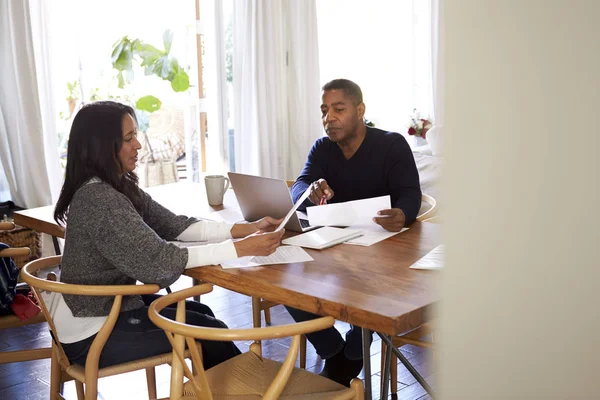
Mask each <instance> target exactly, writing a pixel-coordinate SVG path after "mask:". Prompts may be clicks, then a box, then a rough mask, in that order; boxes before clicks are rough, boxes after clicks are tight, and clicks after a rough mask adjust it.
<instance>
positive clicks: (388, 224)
mask: <svg viewBox="0 0 600 400" xmlns="http://www.w3.org/2000/svg"><path fill="white" fill-rule="evenodd" d="M373 221H375V223H376V224H379V225H381V226H382V227H383V229H385V230H386V231H390V232H400V231H401V230H402V228H404V223H405V222H406V216H405V215H404V212H403V211H402V210H401V209H399V208H390V209H387V210H381V211H378V212H377V217H375V218H373Z"/></svg>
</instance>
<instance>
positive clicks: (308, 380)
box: [148, 284, 364, 400]
mask: <svg viewBox="0 0 600 400" xmlns="http://www.w3.org/2000/svg"><path fill="white" fill-rule="evenodd" d="M211 290H212V286H211V285H209V284H203V285H200V286H195V287H192V288H188V289H184V290H181V291H178V292H173V293H171V294H168V295H166V296H163V297H161V298H159V299H157V300H155V301H154V302H153V303H152V304H151V305H150V307H149V310H148V313H149V316H150V319H151V320H152V322H153V323H154V324H155V325H156V326H158V327H160V328H162V329H164V330H165V333H166V334H167V337H168V338H169V341H170V342H171V344H172V345H173V352H174V353H175V356H176V358H177V359H176V360H174V363H173V369H172V379H171V397H170V398H171V399H172V400H178V399H201V400H212V399H219V398H220V399H225V398H230V397H231V398H233V397H236V398H243V399H268V400H271V399H292V398H293V399H295V400H300V399H363V397H364V387H363V384H362V381H361V380H360V379H354V380H353V381H352V383H351V385H350V386H351V387H350V388H347V387H345V386H343V385H340V384H338V383H336V382H333V381H331V380H329V379H327V378H324V377H322V376H319V375H316V374H313V373H310V372H308V371H305V370H302V369H299V368H294V363H295V362H296V359H297V357H298V349H299V347H300V336H301V335H302V334H304V333H308V332H315V331H319V330H321V329H325V328H329V327H331V326H333V323H334V319H333V318H332V317H323V318H319V319H316V320H313V321H307V322H302V323H297V324H291V325H282V326H275V327H267V328H253V329H217V328H204V327H199V326H192V325H187V324H186V323H185V299H186V298H188V297H192V296H194V295H199V294H205V293H208V292H210V291H211ZM174 303H177V313H176V315H177V318H176V321H173V320H171V319H168V318H166V317H164V316H162V315H160V311H161V310H163V309H164V308H165V307H167V306H169V305H171V304H174ZM290 336H291V337H292V342H291V345H290V350H289V352H288V353H287V356H286V358H285V361H284V362H283V364H282V363H279V362H276V361H272V360H269V359H266V358H263V357H262V356H261V348H260V345H259V344H258V343H256V341H258V340H267V339H275V338H283V337H290ZM199 339H201V340H244V341H247V340H252V341H255V342H254V343H253V344H252V345H251V346H250V351H249V352H247V353H244V354H240V355H238V356H236V357H234V358H232V359H230V360H227V361H225V362H223V363H221V364H219V365H217V366H215V367H212V368H211V369H209V370H208V371H205V370H204V368H203V365H202V359H201V351H200V350H199V347H200V346H199V345H198V343H197V342H196V340H199ZM184 341H185V343H187V346H188V348H189V349H190V354H191V359H192V366H193V368H194V369H195V370H196V373H193V372H192V371H191V370H190V368H189V367H188V365H187V364H186V363H185V362H184V353H183V350H184V348H185V345H184ZM181 368H183V371H181ZM182 372H183V375H185V376H186V377H187V378H188V379H189V381H188V382H186V383H185V384H183V376H182Z"/></svg>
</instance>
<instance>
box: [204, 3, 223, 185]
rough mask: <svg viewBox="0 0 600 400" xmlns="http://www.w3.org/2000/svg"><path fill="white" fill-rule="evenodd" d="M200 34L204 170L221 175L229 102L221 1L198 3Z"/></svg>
mask: <svg viewBox="0 0 600 400" xmlns="http://www.w3.org/2000/svg"><path fill="white" fill-rule="evenodd" d="M200 14H201V15H202V21H201V22H202V24H201V26H202V31H203V33H204V42H205V47H204V56H203V61H204V77H205V78H204V85H205V87H206V98H205V100H204V104H205V105H206V111H207V115H208V118H207V121H208V141H207V144H208V149H207V154H206V156H207V163H206V165H207V172H209V173H217V174H224V173H226V172H227V171H229V129H228V126H227V119H228V114H229V101H228V90H227V76H226V64H225V46H226V44H225V24H224V10H223V2H222V1H221V0H211V1H203V2H202V12H201V13H200Z"/></svg>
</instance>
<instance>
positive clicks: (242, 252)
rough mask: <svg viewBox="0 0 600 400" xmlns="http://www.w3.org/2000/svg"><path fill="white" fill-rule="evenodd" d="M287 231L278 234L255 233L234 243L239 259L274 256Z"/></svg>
mask: <svg viewBox="0 0 600 400" xmlns="http://www.w3.org/2000/svg"><path fill="white" fill-rule="evenodd" d="M284 232H285V229H282V230H280V231H278V232H268V233H254V234H252V235H250V236H248V237H246V238H244V239H242V240H238V241H237V242H235V243H233V246H234V247H235V251H236V253H237V256H238V257H245V256H268V255H270V254H273V253H274V252H275V250H277V248H278V247H279V245H280V244H281V237H282V236H283V233H284Z"/></svg>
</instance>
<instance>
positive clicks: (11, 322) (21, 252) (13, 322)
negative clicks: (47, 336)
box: [0, 222, 52, 364]
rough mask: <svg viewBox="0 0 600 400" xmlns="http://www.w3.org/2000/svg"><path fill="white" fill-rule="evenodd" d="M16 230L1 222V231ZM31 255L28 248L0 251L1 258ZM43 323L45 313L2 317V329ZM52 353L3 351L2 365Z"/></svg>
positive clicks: (44, 356)
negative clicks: (20, 316) (31, 315)
mask: <svg viewBox="0 0 600 400" xmlns="http://www.w3.org/2000/svg"><path fill="white" fill-rule="evenodd" d="M14 228H15V224H13V223H12V222H0V231H10V230H12V229H14ZM30 253H31V252H30V250H29V248H28V247H15V248H10V249H5V250H0V257H11V258H19V257H28V256H29V255H30ZM43 322H46V318H45V317H44V314H43V313H39V314H38V315H36V316H35V317H32V318H29V319H26V320H24V321H23V320H21V319H20V318H19V317H17V316H16V315H13V314H9V315H3V316H0V329H9V328H20V327H23V326H27V325H32V324H41V323H43ZM51 352H52V349H51V348H50V347H46V348H38V349H32V350H15V351H3V352H0V355H1V357H0V364H7V363H12V362H20V361H32V360H41V359H44V358H50V355H51V354H52V353H51Z"/></svg>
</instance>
